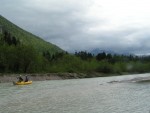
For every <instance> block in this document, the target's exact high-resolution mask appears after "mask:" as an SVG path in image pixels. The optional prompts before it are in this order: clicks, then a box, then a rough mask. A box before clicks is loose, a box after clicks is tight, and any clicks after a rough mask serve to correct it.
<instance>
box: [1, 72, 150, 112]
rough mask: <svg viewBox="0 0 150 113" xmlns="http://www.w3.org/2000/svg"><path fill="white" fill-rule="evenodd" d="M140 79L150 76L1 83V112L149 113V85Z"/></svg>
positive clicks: (149, 75) (149, 83)
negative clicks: (28, 83) (25, 83)
mask: <svg viewBox="0 0 150 113" xmlns="http://www.w3.org/2000/svg"><path fill="white" fill-rule="evenodd" d="M140 77H150V74H139V75H125V76H117V77H114V76H113V77H100V78H89V79H72V80H50V81H36V82H34V81H33V84H31V85H25V86H14V85H13V84H12V83H1V84H0V113H149V112H150V82H137V81H139V80H140V79H142V78H140ZM134 78H138V79H134ZM139 78H140V79H139ZM136 80H137V81H136Z"/></svg>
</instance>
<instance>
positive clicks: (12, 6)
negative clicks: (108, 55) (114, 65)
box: [0, 0, 150, 54]
mask: <svg viewBox="0 0 150 113" xmlns="http://www.w3.org/2000/svg"><path fill="white" fill-rule="evenodd" d="M40 3H41V4H40ZM90 3H92V0H83V1H81V3H80V2H79V1H76V0H71V1H70V0H63V1H61V2H60V1H59V2H58V1H57V0H50V1H48V0H46V1H45V2H43V4H44V5H43V4H42V1H40V2H39V1H37V0H30V1H25V0H13V1H12V0H1V1H0V4H3V5H0V13H1V14H2V15H3V16H5V17H6V18H8V19H9V20H11V21H12V22H14V23H15V24H17V25H19V26H20V27H22V28H24V29H26V30H28V31H30V32H32V33H34V34H36V35H38V36H41V37H42V38H44V39H45V40H47V41H50V42H52V43H54V44H56V45H58V46H60V47H61V48H63V49H65V50H67V51H75V50H88V49H94V48H99V49H102V50H111V51H114V52H120V53H121V52H122V53H123V52H126V53H138V54H143V53H144V54H145V53H150V51H149V50H150V46H149V45H150V41H149V36H150V33H149V32H148V30H149V29H150V28H142V27H141V28H136V27H134V26H133V27H131V26H122V27H121V28H117V29H114V30H111V29H110V30H103V29H101V30H99V31H97V32H91V31H89V29H90V28H92V27H93V26H97V24H99V25H102V26H105V24H106V23H109V20H107V19H106V20H104V19H103V18H101V19H95V18H92V17H87V16H86V13H87V12H86V11H87V10H88V8H89V6H88V5H90Z"/></svg>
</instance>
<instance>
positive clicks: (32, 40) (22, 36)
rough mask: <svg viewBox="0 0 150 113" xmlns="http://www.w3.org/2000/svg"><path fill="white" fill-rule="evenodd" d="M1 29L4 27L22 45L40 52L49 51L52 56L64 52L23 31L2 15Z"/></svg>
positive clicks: (0, 18)
mask: <svg viewBox="0 0 150 113" xmlns="http://www.w3.org/2000/svg"><path fill="white" fill-rule="evenodd" d="M0 27H3V29H6V30H7V31H9V32H10V33H11V35H12V36H15V37H16V38H17V39H19V40H20V42H21V44H24V45H32V46H33V47H34V48H35V49H36V50H38V51H39V52H43V51H49V52H50V53H52V54H53V53H56V52H63V50H62V49H61V48H59V47H58V46H56V45H54V44H51V43H49V42H46V41H44V40H43V39H41V38H40V37H37V36H35V35H33V34H31V33H29V32H27V31H25V30H23V29H21V28H20V27H18V26H16V25H14V24H13V23H12V22H10V21H8V20H7V19H5V18H4V17H3V16H1V15H0ZM0 32H1V31H0Z"/></svg>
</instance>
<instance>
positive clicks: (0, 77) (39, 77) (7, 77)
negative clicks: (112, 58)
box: [0, 73, 86, 83]
mask: <svg viewBox="0 0 150 113" xmlns="http://www.w3.org/2000/svg"><path fill="white" fill-rule="evenodd" d="M19 75H21V76H22V78H23V79H24V78H25V75H28V77H29V79H30V80H32V81H44V80H64V79H77V78H83V76H86V74H77V73H45V74H0V83H5V82H13V81H17V77H18V76H19ZM81 76H82V77H81Z"/></svg>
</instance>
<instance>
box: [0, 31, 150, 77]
mask: <svg viewBox="0 0 150 113" xmlns="http://www.w3.org/2000/svg"><path fill="white" fill-rule="evenodd" d="M66 72H68V73H105V74H106V76H107V75H111V74H118V75H121V74H126V73H147V72H150V56H136V55H120V54H110V53H106V52H102V53H99V54H97V55H93V54H91V53H89V52H86V51H79V52H75V53H74V54H70V53H67V52H56V53H53V54H51V53H50V52H49V51H44V52H42V53H41V52H38V51H37V50H36V49H35V48H34V47H33V46H32V45H31V46H29V45H25V44H22V43H21V41H20V40H19V39H18V38H16V37H14V36H12V34H11V33H9V32H8V31H5V32H4V33H2V34H0V73H66Z"/></svg>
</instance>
